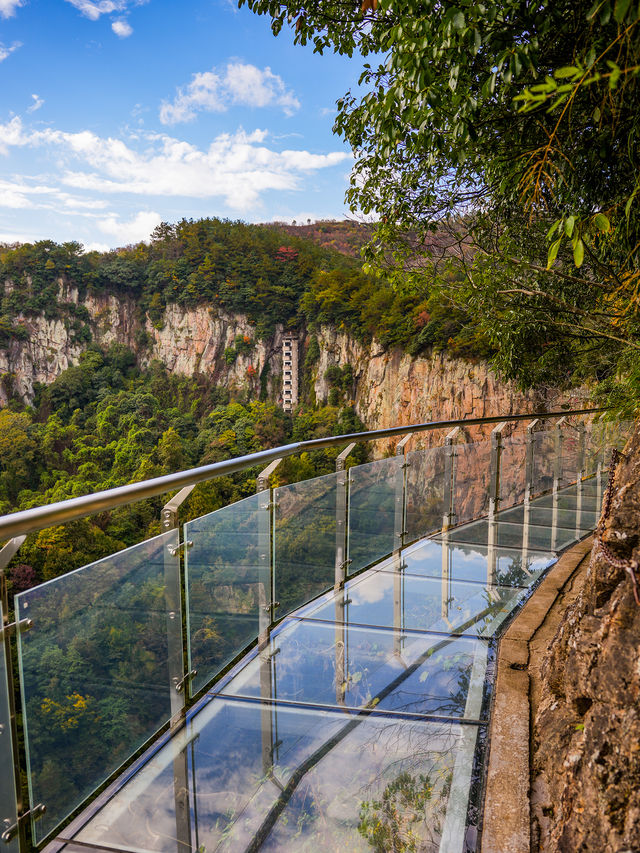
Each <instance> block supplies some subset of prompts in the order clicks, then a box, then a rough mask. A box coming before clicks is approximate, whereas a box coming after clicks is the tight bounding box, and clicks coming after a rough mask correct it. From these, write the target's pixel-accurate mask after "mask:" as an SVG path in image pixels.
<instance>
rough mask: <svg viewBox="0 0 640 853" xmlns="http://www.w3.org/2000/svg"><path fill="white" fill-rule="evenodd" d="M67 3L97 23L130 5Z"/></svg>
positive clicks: (116, 0)
mask: <svg viewBox="0 0 640 853" xmlns="http://www.w3.org/2000/svg"><path fill="white" fill-rule="evenodd" d="M0 2H2V0H0ZM67 3H71V5H72V6H74V7H75V8H76V9H77V10H78V11H79V12H81V13H82V14H83V15H84V16H85V18H90V19H91V20H92V21H97V20H98V18H99V17H100V16H101V15H111V14H113V13H114V12H124V11H125V10H126V8H127V6H129V5H130V4H129V3H128V2H127V0H67Z"/></svg>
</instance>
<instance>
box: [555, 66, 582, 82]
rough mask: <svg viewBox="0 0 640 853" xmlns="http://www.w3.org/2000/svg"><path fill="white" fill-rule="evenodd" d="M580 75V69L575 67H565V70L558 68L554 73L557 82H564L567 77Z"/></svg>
mask: <svg viewBox="0 0 640 853" xmlns="http://www.w3.org/2000/svg"><path fill="white" fill-rule="evenodd" d="M579 74H580V69H579V68H576V67H575V65H565V66H564V67H563V68H558V70H557V71H554V72H553V76H554V77H555V78H556V80H563V79H564V78H565V77H577V76H578V75H579Z"/></svg>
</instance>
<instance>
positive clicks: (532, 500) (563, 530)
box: [0, 411, 628, 853]
mask: <svg viewBox="0 0 640 853" xmlns="http://www.w3.org/2000/svg"><path fill="white" fill-rule="evenodd" d="M593 415H594V412H592V411H591V412H590V411H580V412H571V413H564V412H562V413H557V412H556V413H551V414H541V415H522V416H514V417H509V418H508V419H506V420H501V419H499V418H476V419H471V420H466V421H464V422H459V421H453V422H439V423H438V422H436V423H428V424H419V425H414V426H408V427H396V428H392V429H388V430H377V431H372V432H367V433H360V434H355V435H347V436H338V437H332V438H326V439H315V440H313V441H308V442H299V443H296V444H292V445H287V446H285V447H280V448H275V449H273V450H268V451H263V452H261V453H258V454H252V455H250V456H245V457H242V458H240V459H235V460H228V461H226V462H221V463H216V464H214V465H209V466H205V467H203V468H198V469H193V470H191V471H187V472H180V473H177V474H172V475H168V476H166V477H161V478H156V479H155V480H150V481H146V482H143V483H136V484H132V485H130V486H126V487H121V488H118V489H112V490H110V491H108V492H103V493H100V494H96V495H89V496H86V497H82V498H76V499H73V500H70V501H65V502H62V503H60V504H55V505H51V506H48V507H39V508H37V509H34V510H28V511H25V512H21V513H15V514H12V515H8V516H4V517H3V518H0V535H1V536H2V537H3V538H8V542H7V544H6V545H5V546H4V548H3V549H2V551H1V552H0V560H2V567H4V566H6V565H7V563H8V561H9V560H10V559H11V557H12V556H13V555H14V554H15V553H16V552H17V550H18V548H19V547H20V544H21V542H22V541H23V538H24V536H25V535H26V534H27V533H29V532H33V531H35V530H40V529H43V528H45V527H48V526H51V525H53V524H60V523H63V522H68V521H71V520H73V519H76V518H80V517H83V516H86V515H90V514H94V513H97V512H101V511H105V510H107V509H110V508H113V507H115V506H118V505H122V504H125V503H131V502H133V501H137V500H142V499H145V498H149V497H152V496H155V495H159V494H163V493H166V492H167V491H169V490H175V489H180V491H178V492H177V494H175V496H174V497H173V498H172V499H171V500H170V501H169V502H168V503H167V504H166V505H165V507H164V509H163V510H162V516H161V525H162V533H161V534H160V535H159V536H156V537H154V538H153V539H150V540H147V541H144V542H142V543H140V544H138V545H135V546H133V547H132V548H127V549H126V550H124V551H121V552H119V553H117V554H114V555H113V556H111V557H107V558H105V559H103V560H100V561H98V562H96V563H92V564H90V565H88V566H85V567H83V568H81V569H77V570H76V571H73V572H70V573H69V574H66V575H63V576H61V577H58V578H56V579H54V580H52V581H49V582H48V583H45V584H42V585H40V586H38V587H35V588H33V589H30V590H27V591H26V592H23V593H20V594H19V595H17V596H16V598H15V615H14V618H13V619H12V621H11V622H10V621H9V618H10V617H9V611H8V606H7V597H6V590H5V595H4V600H3V603H2V611H3V631H2V633H3V640H4V651H5V655H4V658H1V657H0V670H1V671H0V761H1V763H2V767H3V768H10V767H13V768H14V773H13V774H11V773H3V774H2V775H0V820H2V821H3V822H4V832H3V835H2V838H3V841H4V844H5V846H6V847H7V848H8V850H9V851H11V853H26V851H27V850H28V849H29V848H30V847H38V848H42V847H47V848H48V849H50V850H52V851H53V850H54V849H56V850H59V849H62V848H68V849H70V850H89V849H91V850H96V849H99V850H119V851H132V853H133V851H175V850H179V851H184V853H187V851H189V850H193V851H205V850H206V851H213V850H219V851H236V850H238V851H254V850H255V851H257V850H264V851H269V850H277V851H284V850H295V851H306V850H310V851H311V850H313V851H315V850H319V849H326V850H336V851H338V850H340V851H343V850H363V851H365V850H369V849H372V848H373V849H377V850H381V849H385V850H386V849H389V850H391V849H393V850H407V851H409V850H416V849H419V850H433V851H436V850H440V851H442V853H455V851H463V850H476V849H479V848H478V836H479V833H480V831H481V812H482V791H483V778H484V776H483V772H484V771H483V768H484V755H485V751H486V747H487V730H488V728H487V726H488V720H489V716H490V709H491V689H492V675H493V673H492V663H493V660H494V657H495V644H496V642H497V639H498V638H499V636H500V633H501V631H502V629H503V626H504V625H505V623H506V621H507V620H508V619H509V618H510V616H511V615H512V614H513V612H514V611H515V610H517V608H518V607H519V606H520V605H521V604H522V602H523V601H524V600H525V599H526V598H527V597H528V595H529V594H530V593H531V590H532V589H533V588H534V587H535V585H536V583H537V581H538V579H539V578H540V577H541V576H542V575H543V574H544V572H545V571H546V570H547V569H548V568H549V566H551V565H552V564H553V563H554V562H555V560H556V559H557V555H558V553H559V552H560V551H562V550H563V549H564V548H566V547H568V546H570V545H571V544H572V543H575V542H576V541H578V540H580V539H581V538H583V537H584V536H586V535H588V534H589V533H590V532H591V531H592V530H593V529H594V527H595V525H596V523H597V518H598V515H599V508H600V504H601V498H602V494H603V488H604V470H605V467H606V460H607V457H608V454H609V453H610V450H611V448H612V447H614V446H620V445H621V443H622V442H623V440H624V437H625V434H626V432H627V430H628V428H627V426H626V425H624V424H620V423H616V424H614V423H611V422H608V423H606V422H602V421H594V420H593ZM494 424H496V426H495V427H494V428H493V429H492V430H491V433H490V435H489V436H488V437H482V435H480V437H479V438H478V439H477V440H475V441H470V440H468V430H469V429H470V428H472V427H473V428H477V429H479V430H486V429H487V427H488V425H489V427H490V426H493V425H494ZM445 433H446V434H445ZM422 434H427V435H428V437H429V438H430V439H433V438H434V437H437V435H438V434H440V435H443V436H444V438H443V439H440V441H441V443H439V444H434V443H433V441H432V442H431V443H432V446H431V447H429V448H427V449H422V450H421V449H417V450H412V451H409V449H408V448H409V442H410V440H412V441H413V442H414V443H415V442H416V441H417V440H419V438H420V436H421V435H422ZM398 436H403V437H402V438H401V440H400V441H399V443H398V444H397V446H396V453H395V455H393V456H389V457H387V458H383V459H379V460H377V461H374V462H370V463H367V464H364V465H353V466H351V467H349V456H350V453H351V452H352V450H353V448H354V447H355V442H357V441H372V440H379V439H386V440H389V439H390V438H395V437H398ZM436 440H437V438H436ZM330 446H344V449H343V450H342V452H341V453H340V454H339V455H338V457H337V462H336V467H337V470H336V471H335V472H334V473H332V474H328V475H325V476H322V477H316V478H314V479H311V480H307V481H303V482H299V483H294V484H291V485H284V486H278V487H272V486H271V485H270V481H271V479H272V475H273V473H274V471H275V469H276V468H277V465H278V463H279V461H280V460H281V459H282V458H284V457H285V456H288V455H292V454H294V453H300V452H309V451H311V450H314V449H320V448H323V447H330ZM265 463H269V464H268V467H267V468H266V469H264V470H263V471H262V473H261V474H259V475H258V476H257V479H256V482H257V493H256V494H255V495H252V496H250V497H247V498H245V499H244V500H242V501H239V502H237V503H234V504H231V505H230V506H226V507H223V508H222V509H219V510H216V511H215V512H212V513H209V514H208V515H205V516H202V517H199V518H195V519H192V520H189V521H187V522H186V523H185V524H184V525H183V526H182V527H180V526H179V524H178V515H179V511H180V507H181V505H182V504H183V503H184V502H185V501H186V500H187V498H188V496H189V494H190V493H191V490H192V489H193V488H194V486H195V485H196V484H197V483H199V482H204V481H206V480H208V479H211V478H213V477H216V476H220V475H223V474H229V473H233V472H236V471H241V470H247V469H250V468H255V467H256V466H258V465H260V466H263V465H264V464H265ZM12 644H14V646H15V648H14V651H16V652H17V663H18V671H19V681H20V686H19V688H18V686H17V685H16V684H13V683H12V681H13V664H12ZM16 698H17V700H18V701H19V703H20V708H21V724H22V726H21V729H20V730H19V726H18V721H19V717H18V714H16V713H15V707H14V702H15V701H16ZM23 744H24V751H23ZM21 767H23V768H24V770H25V771H26V774H27V778H28V791H29V802H28V804H27V803H22V800H21V796H20V791H21ZM123 768H125V769H124V770H123Z"/></svg>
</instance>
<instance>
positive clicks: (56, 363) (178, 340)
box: [0, 281, 551, 443]
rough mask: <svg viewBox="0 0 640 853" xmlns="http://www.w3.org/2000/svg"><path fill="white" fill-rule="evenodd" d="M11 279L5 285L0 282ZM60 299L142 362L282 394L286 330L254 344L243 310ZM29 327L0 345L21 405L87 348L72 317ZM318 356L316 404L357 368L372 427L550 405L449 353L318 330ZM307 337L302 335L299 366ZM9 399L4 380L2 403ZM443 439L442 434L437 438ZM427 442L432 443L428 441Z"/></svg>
mask: <svg viewBox="0 0 640 853" xmlns="http://www.w3.org/2000/svg"><path fill="white" fill-rule="evenodd" d="M7 286H9V283H5V288H6V287H7ZM59 286H60V293H59V299H60V302H66V303H75V304H76V305H79V306H84V308H85V309H86V311H87V312H88V316H89V318H90V319H89V326H90V330H91V335H92V337H93V339H94V340H95V341H96V342H97V343H98V344H100V345H102V346H109V345H110V344H111V343H114V342H115V343H120V344H123V345H125V346H127V347H128V348H129V349H131V350H133V352H135V353H136V356H137V358H138V362H139V363H140V365H141V366H142V367H145V366H147V365H148V364H149V363H150V362H151V361H152V360H154V359H158V360H159V361H161V362H162V363H163V364H164V365H165V366H166V367H167V369H168V370H170V371H172V372H175V373H179V374H185V375H193V374H194V373H204V374H207V375H209V376H212V377H213V378H214V380H215V381H216V382H218V383H219V384H220V385H224V386H225V387H228V388H230V389H232V390H233V389H242V388H245V389H248V390H249V392H250V393H251V394H255V395H257V394H258V392H259V390H260V376H261V374H262V375H263V383H265V382H266V390H267V393H268V395H269V397H270V399H272V400H278V399H279V397H280V395H281V372H282V359H281V345H282V332H283V330H282V329H277V330H276V332H275V334H274V335H273V336H271V337H270V338H269V339H267V340H258V339H257V337H256V330H255V328H254V327H253V326H252V325H251V323H249V321H248V319H247V318H246V317H245V316H242V315H230V314H226V313H224V312H222V311H215V310H214V309H213V308H210V307H209V306H207V305H200V306H198V307H196V308H185V307H182V306H179V305H175V304H172V305H169V306H167V308H166V310H165V312H164V316H163V317H162V321H161V322H160V323H158V324H157V325H156V326H154V325H153V324H152V322H151V320H150V319H149V318H148V317H145V318H141V316H140V311H139V310H138V307H137V305H136V304H135V302H134V301H132V300H130V299H127V298H120V297H116V296H115V295H113V294H103V295H100V296H87V297H86V298H85V299H83V300H80V299H79V297H78V291H77V290H76V289H75V288H73V287H70V286H69V285H65V284H64V283H63V282H62V281H60V284H59ZM16 321H17V322H20V323H21V324H23V325H24V327H25V329H26V331H27V336H28V337H27V339H26V340H13V341H12V342H11V343H10V345H9V346H8V347H7V348H6V349H0V374H12V375H13V377H14V387H15V389H16V390H17V392H18V393H19V395H20V396H21V397H22V398H23V399H24V400H26V401H30V400H32V399H33V393H34V385H35V383H37V382H41V383H45V384H48V383H50V382H52V381H53V380H54V379H55V378H56V376H58V375H59V374H60V373H61V372H62V371H63V370H65V369H66V368H67V367H69V366H70V365H73V364H77V362H78V359H79V357H80V354H81V352H82V349H83V347H84V346H85V345H86V344H84V343H80V342H78V341H77V340H76V337H75V333H74V330H73V326H72V324H71V323H70V322H69V318H62V319H59V318H57V319H47V318H45V317H44V316H43V315H38V316H33V315H25V316H18V317H17V318H16ZM238 336H242V337H243V338H244V339H245V340H249V341H250V342H251V350H250V352H247V353H244V352H243V353H238V355H237V357H236V358H235V360H234V361H233V362H232V363H229V362H228V360H227V359H226V358H225V350H226V349H228V348H230V347H233V344H234V341H235V340H236V338H237V337H238ZM316 337H317V340H318V345H319V349H320V356H319V359H318V360H317V362H316V364H315V365H313V368H312V373H313V376H312V379H311V384H312V386H313V391H314V393H315V397H316V399H317V400H326V399H327V397H328V396H329V390H330V389H329V386H328V383H327V380H326V378H325V374H326V371H327V368H329V367H330V366H332V365H339V366H342V365H346V364H350V365H351V367H352V368H353V376H354V381H353V387H352V388H351V389H350V395H349V393H348V394H347V396H348V397H349V396H350V397H351V400H352V402H353V404H354V405H355V408H356V411H357V413H358V415H359V416H360V418H361V419H362V420H363V421H364V423H366V424H367V426H369V427H371V428H376V427H385V426H392V425H395V424H408V423H412V422H413V423H415V422H417V421H427V420H432V419H438V420H441V419H454V418H462V417H465V416H472V415H473V416H476V417H482V416H485V415H496V414H500V415H508V414H515V413H518V412H524V411H531V410H532V409H535V408H538V407H541V408H544V406H545V405H547V406H548V405H549V404H550V402H551V401H549V400H542V399H541V398H540V395H538V394H535V393H526V394H525V393H521V392H519V391H518V390H517V389H516V387H515V386H514V385H513V384H512V383H509V382H503V381H500V380H499V378H498V377H497V376H496V374H495V373H493V371H492V370H490V369H489V366H488V365H487V364H486V363H485V362H482V361H478V362H473V363H471V362H469V361H465V360H462V359H453V358H450V357H449V356H448V355H447V354H446V353H433V354H425V355H424V356H420V357H412V356H410V355H408V354H407V353H405V352H403V351H401V350H391V351H388V350H384V349H383V348H382V347H381V346H380V345H379V344H378V343H377V342H376V341H375V340H374V341H373V342H372V344H371V345H370V346H364V345H362V344H361V343H359V342H358V341H356V340H354V339H353V338H351V337H349V335H347V334H345V333H343V332H337V331H336V330H335V329H333V328H331V327H323V328H322V329H320V330H319V332H318V334H317V335H316ZM308 343H309V338H308V336H307V337H306V338H304V337H303V339H302V340H301V363H302V362H303V361H304V352H305V348H306V346H307V345H308ZM265 369H266V370H265ZM6 402H7V392H6V389H5V388H3V387H2V386H1V385H0V405H4V404H6ZM441 438H442V436H441V435H440V436H438V439H437V440H438V441H441ZM427 443H429V442H428V440H427Z"/></svg>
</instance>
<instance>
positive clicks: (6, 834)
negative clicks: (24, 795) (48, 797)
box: [0, 803, 47, 844]
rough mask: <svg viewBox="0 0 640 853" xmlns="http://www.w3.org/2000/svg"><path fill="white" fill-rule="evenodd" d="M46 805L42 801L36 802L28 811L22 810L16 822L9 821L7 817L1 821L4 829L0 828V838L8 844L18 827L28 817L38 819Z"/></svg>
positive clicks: (44, 810) (16, 832)
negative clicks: (22, 812) (0, 832)
mask: <svg viewBox="0 0 640 853" xmlns="http://www.w3.org/2000/svg"><path fill="white" fill-rule="evenodd" d="M46 810H47V807H46V806H45V804H44V803H38V805H37V806H34V807H33V808H32V809H31V810H30V811H27V812H24V814H21V815H20V817H19V818H18V820H17V822H16V823H11V824H10V823H9V821H8V820H7V819H5V820H4V821H3V825H4V829H3V830H2V834H0V840H2V841H4V843H5V844H8V843H9V842H10V841H11V840H12V839H13V838H15V837H16V835H17V834H18V832H19V830H20V827H21V826H22V825H23V824H25V823H26V822H27V821H28V820H29V819H30V818H32V819H33V820H38V818H40V817H42V815H43V814H44V813H45V812H46Z"/></svg>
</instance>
